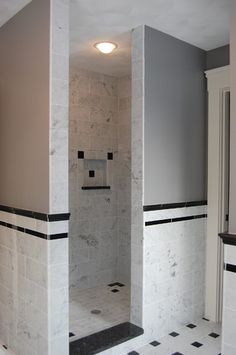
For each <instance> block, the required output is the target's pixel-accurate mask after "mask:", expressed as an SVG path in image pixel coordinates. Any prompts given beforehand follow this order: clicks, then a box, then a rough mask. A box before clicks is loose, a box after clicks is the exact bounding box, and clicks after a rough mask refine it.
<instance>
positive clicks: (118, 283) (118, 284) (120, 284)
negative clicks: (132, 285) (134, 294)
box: [116, 282, 125, 287]
mask: <svg viewBox="0 0 236 355" xmlns="http://www.w3.org/2000/svg"><path fill="white" fill-rule="evenodd" d="M116 286H119V287H124V286H125V285H124V284H122V283H120V282H116Z"/></svg>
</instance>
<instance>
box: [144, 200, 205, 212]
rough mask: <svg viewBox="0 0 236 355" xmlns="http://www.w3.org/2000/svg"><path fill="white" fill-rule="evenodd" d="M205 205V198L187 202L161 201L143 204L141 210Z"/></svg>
mask: <svg viewBox="0 0 236 355" xmlns="http://www.w3.org/2000/svg"><path fill="white" fill-rule="evenodd" d="M205 205H207V200H201V201H188V202H174V203H161V204H158V205H146V206H143V210H144V211H145V212H147V211H158V210H167V209H171V208H182V207H197V206H205Z"/></svg>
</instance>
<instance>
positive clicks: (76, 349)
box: [70, 322, 144, 355]
mask: <svg viewBox="0 0 236 355" xmlns="http://www.w3.org/2000/svg"><path fill="white" fill-rule="evenodd" d="M143 333H144V331H143V329H142V328H140V327H138V326H136V325H134V324H132V323H129V322H126V323H121V324H119V325H116V326H114V327H111V328H109V329H105V330H102V331H101V332H98V333H95V334H92V335H89V336H87V337H84V338H81V339H78V340H75V341H72V342H70V355H93V354H97V353H99V352H101V351H105V350H107V349H110V348H112V347H113V346H116V345H119V344H122V343H124V342H126V341H128V340H131V339H133V338H136V337H138V336H140V335H142V334H143Z"/></svg>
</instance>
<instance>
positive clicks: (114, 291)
mask: <svg viewBox="0 0 236 355" xmlns="http://www.w3.org/2000/svg"><path fill="white" fill-rule="evenodd" d="M111 292H113V293H116V292H120V291H119V290H117V288H114V289H113V290H111Z"/></svg>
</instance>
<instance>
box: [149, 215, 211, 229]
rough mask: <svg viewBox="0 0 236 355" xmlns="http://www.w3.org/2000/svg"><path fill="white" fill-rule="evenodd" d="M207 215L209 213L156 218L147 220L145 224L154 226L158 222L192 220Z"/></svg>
mask: <svg viewBox="0 0 236 355" xmlns="http://www.w3.org/2000/svg"><path fill="white" fill-rule="evenodd" d="M206 217H207V214H198V215H195V216H185V217H177V218H168V219H159V220H156V221H147V222H145V226H154V225H157V224H165V223H174V222H182V221H190V220H192V219H200V218H206Z"/></svg>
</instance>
